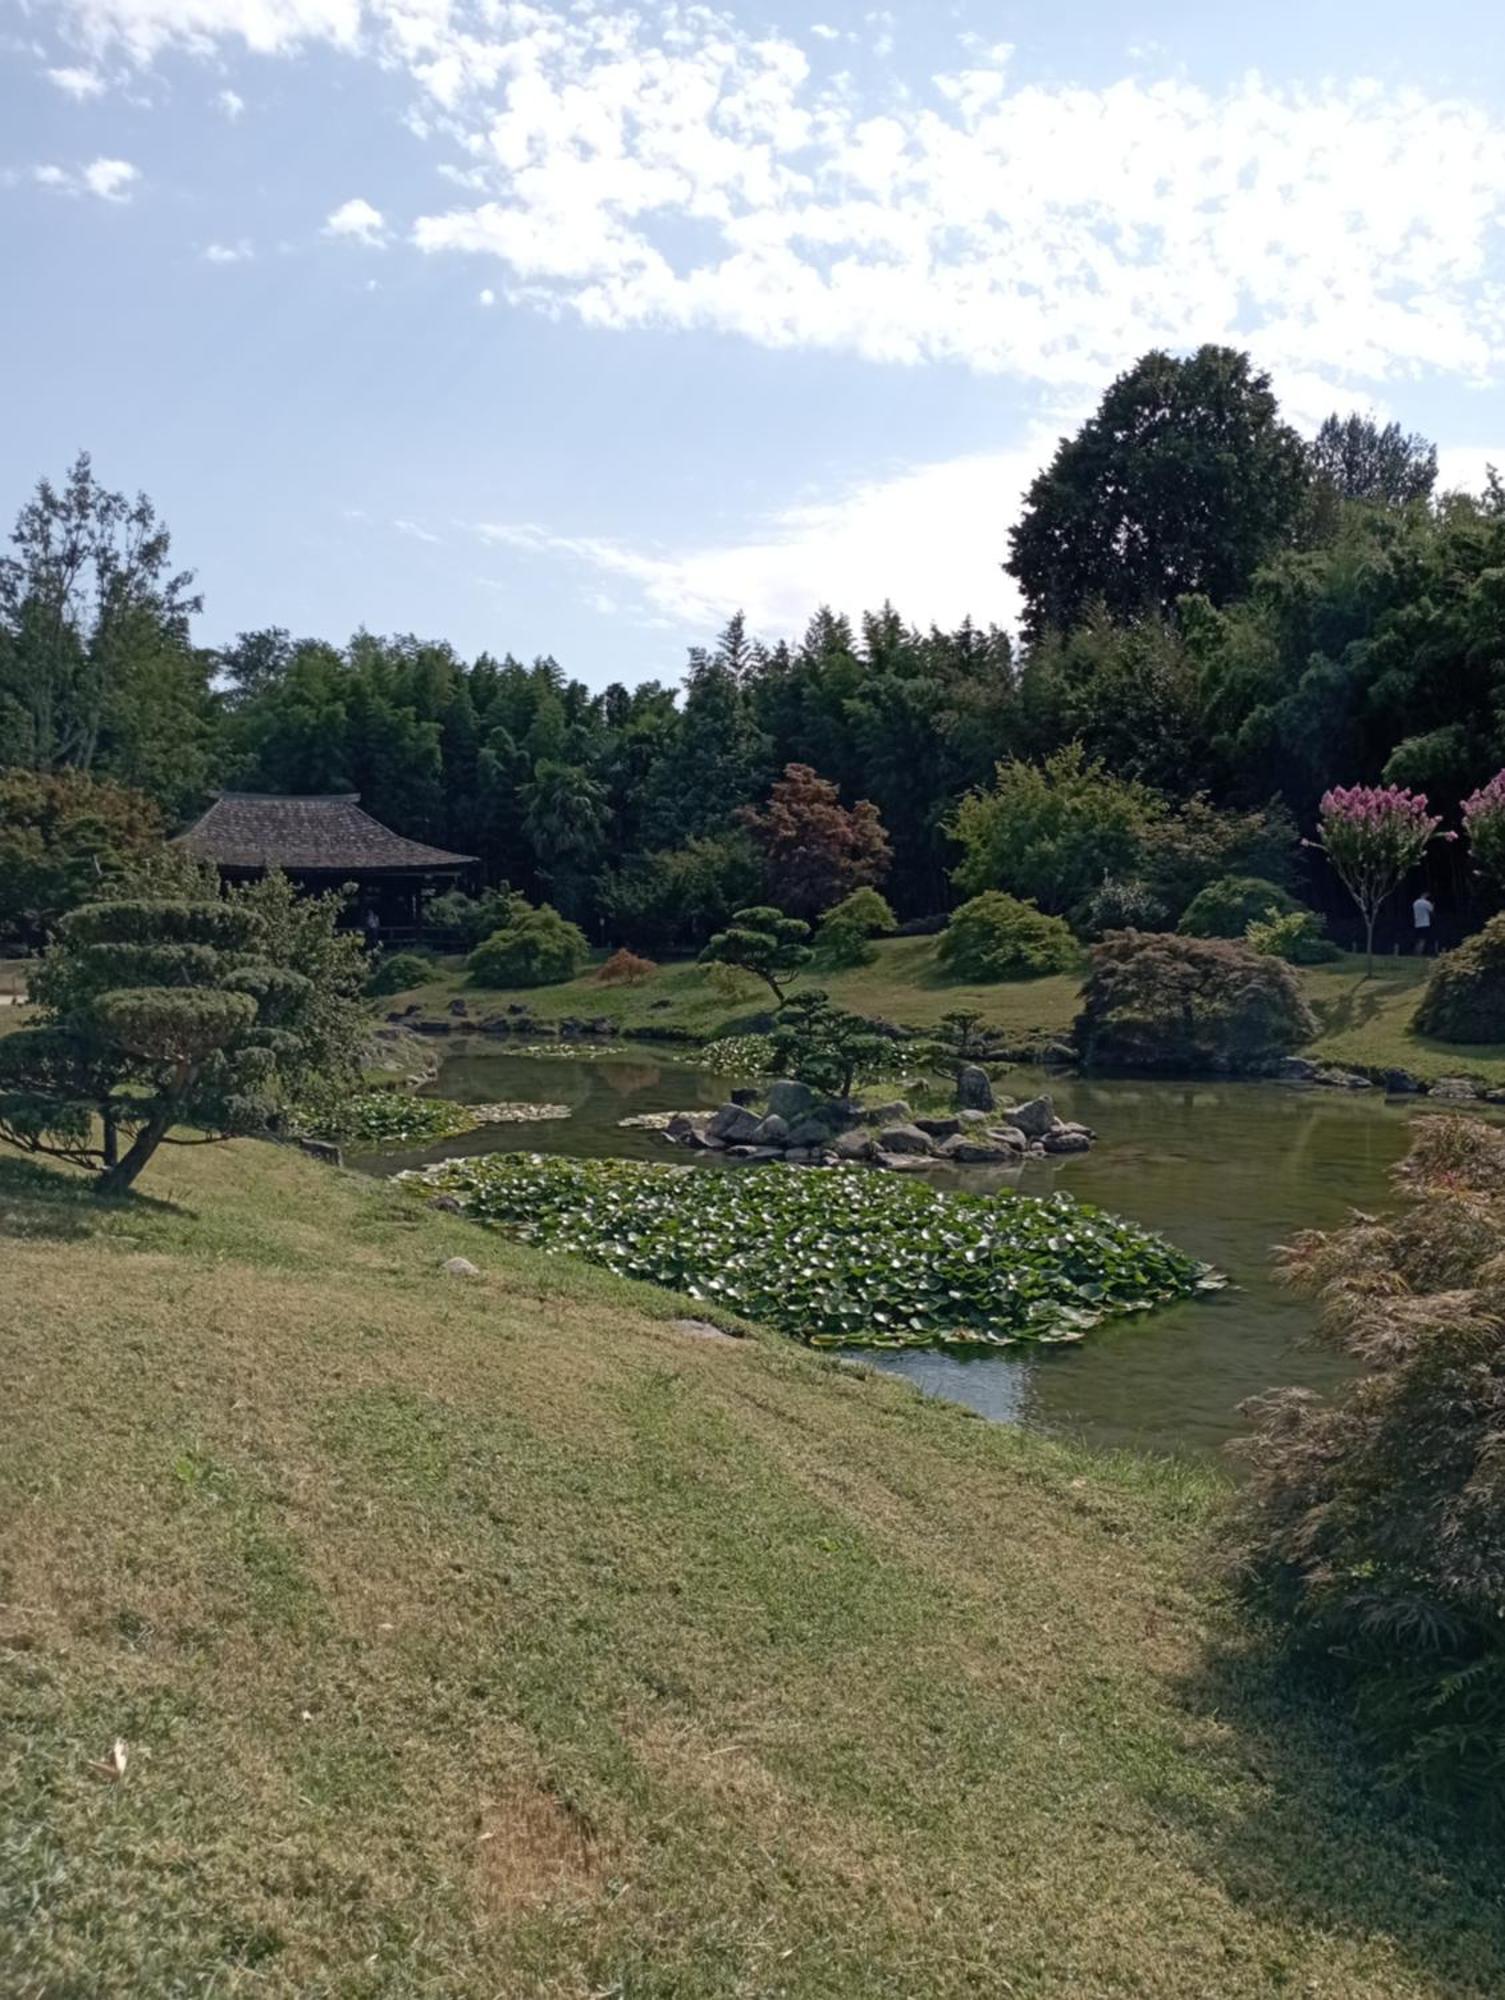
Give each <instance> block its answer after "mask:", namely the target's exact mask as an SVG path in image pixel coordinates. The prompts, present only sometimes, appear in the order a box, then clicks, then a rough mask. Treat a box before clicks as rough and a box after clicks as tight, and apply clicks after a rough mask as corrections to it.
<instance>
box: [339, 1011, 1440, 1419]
mask: <svg viewBox="0 0 1505 2000" xmlns="http://www.w3.org/2000/svg"><path fill="white" fill-rule="evenodd" d="M1006 1085H1007V1088H1008V1089H1009V1090H1010V1091H1011V1092H1013V1093H1014V1094H1015V1095H1017V1096H1021V1097H1022V1096H1026V1095H1029V1094H1031V1093H1033V1091H1035V1090H1036V1089H1038V1088H1046V1089H1049V1090H1050V1091H1051V1092H1052V1094H1053V1095H1054V1097H1055V1100H1056V1106H1057V1109H1058V1110H1059V1112H1060V1113H1061V1115H1062V1116H1063V1117H1065V1118H1071V1119H1080V1120H1081V1121H1082V1122H1083V1123H1084V1124H1087V1125H1090V1126H1092V1127H1094V1129H1095V1130H1096V1131H1097V1133H1098V1143H1097V1146H1096V1148H1095V1149H1094V1151H1093V1152H1091V1153H1088V1154H1083V1155H1077V1156H1072V1157H1068V1158H1063V1159H1057V1160H1049V1161H1040V1162H1032V1163H1030V1164H1029V1165H1028V1166H1026V1167H1024V1168H1023V1169H1022V1170H1021V1169H1013V1170H1009V1171H1005V1170H1001V1169H996V1168H967V1169H953V1170H950V1171H949V1172H945V1173H942V1172H936V1173H935V1174H933V1175H930V1176H927V1178H928V1179H930V1180H932V1181H933V1182H934V1184H936V1185H938V1186H946V1185H952V1186H957V1187H963V1186H964V1187H968V1188H974V1189H983V1188H989V1187H998V1186H1005V1185H1010V1184H1013V1185H1018V1186H1021V1187H1024V1188H1026V1189H1028V1190H1032V1191H1036V1192H1044V1191H1047V1190H1048V1189H1050V1188H1052V1187H1056V1188H1062V1189H1064V1190H1065V1191H1066V1192H1067V1193H1069V1194H1075V1195H1080V1196H1081V1197H1082V1198H1083V1200H1086V1201H1092V1202H1096V1203H1098V1204H1100V1205H1101V1206H1102V1207H1103V1208H1106V1209H1109V1210H1111V1211H1113V1212H1115V1213H1117V1214H1119V1215H1123V1216H1126V1217H1128V1218H1129V1219H1130V1220H1131V1221H1134V1222H1138V1223H1141V1224H1142V1225H1144V1226H1145V1227H1146V1228H1150V1229H1155V1230H1159V1231H1160V1232H1161V1233H1163V1234H1164V1235H1166V1236H1168V1237H1169V1238H1170V1239H1171V1241H1172V1242H1174V1243H1175V1244H1177V1245H1178V1246H1179V1247H1180V1248H1181V1249H1183V1250H1188V1251H1190V1252H1192V1253H1193V1254H1194V1255H1195V1256H1198V1257H1202V1258H1205V1259H1206V1260H1207V1261H1208V1262H1209V1263H1213V1264H1216V1265H1217V1266H1218V1268H1219V1269H1220V1270H1222V1271H1224V1272H1225V1273H1226V1274H1227V1275H1228V1277H1229V1278H1230V1279H1231V1280H1232V1286H1231V1288H1230V1289H1229V1290H1228V1291H1226V1292H1223V1293H1220V1294H1217V1295H1215V1296H1213V1297H1210V1298H1203V1299H1197V1300H1192V1301H1188V1302H1187V1303H1185V1304H1183V1305H1174V1306H1169V1307H1166V1308H1163V1309H1162V1310H1160V1311H1158V1312H1156V1313H1155V1314H1154V1315H1153V1316H1152V1317H1150V1318H1147V1319H1136V1320H1130V1321H1120V1322H1118V1323H1116V1324H1110V1325H1107V1326H1105V1327H1102V1328H1099V1329H1098V1330H1097V1331H1095V1332H1094V1333H1092V1334H1091V1335H1090V1336H1089V1338H1088V1339H1087V1341H1086V1342H1085V1343H1084V1344H1083V1345H1081V1346H1079V1347H1073V1348H1069V1349H1064V1350H1055V1351H1050V1350H1045V1351H1040V1350H1035V1349H1027V1350H1024V1351H1021V1352H1019V1353H1018V1354H1012V1353H1011V1354H983V1355H978V1356H976V1357H966V1358H963V1357H959V1356H957V1355H953V1354H943V1353H937V1352H933V1351H929V1352H919V1353H905V1354H894V1355H882V1354H870V1353H864V1355H863V1357H862V1358H863V1359H864V1360H866V1361H869V1362H871V1363H872V1364H873V1365H874V1366H877V1367H882V1368H887V1369H891V1370H892V1371H893V1372H894V1373H896V1374H900V1375H904V1376H906V1377H907V1378H908V1379H909V1380H910V1381H912V1382H914V1383H916V1384H917V1385H918V1386H919V1387H921V1388H924V1389H926V1390H928V1391H930V1392H931V1393H933V1394H936V1395H942V1396H946V1397H949V1398H951V1399H953V1400H955V1401H957V1402H961V1403H965V1404H967V1405H968V1406H969V1407H970V1408H972V1409H975V1410H977V1411H979V1412H980V1413H982V1414H983V1415H985V1416H988V1417H992V1418H996V1419H999V1420H1001V1421H1006V1422H1021V1423H1028V1424H1031V1425H1034V1426H1037V1427H1040V1428H1044V1429H1049V1430H1054V1431H1064V1432H1068V1433H1071V1434H1073V1435H1077V1436H1082V1437H1085V1438H1088V1439H1090V1440H1091V1441H1093V1442H1094V1443H1098V1444H1105V1445H1137V1446H1144V1447H1149V1448H1154V1449H1161V1450H1188V1449H1190V1450H1211V1449H1215V1448H1216V1447H1217V1446H1218V1445H1220V1444H1222V1443H1223V1442H1224V1441H1225V1440H1226V1439H1227V1438H1229V1437H1230V1436H1233V1435H1235V1434H1236V1433H1237V1432H1238V1431H1239V1430H1240V1429H1241V1428H1242V1424H1241V1420H1240V1418H1239V1415H1238V1407H1237V1406H1238V1404H1239V1403H1240V1402H1241V1401H1242V1400H1243V1399H1244V1398H1245V1397H1246V1396H1251V1395H1254V1394H1257V1393H1258V1392H1259V1391H1260V1390H1262V1389H1266V1388H1269V1387H1272V1386H1274V1385H1276V1384H1279V1383H1303V1384H1308V1385H1310V1386H1312V1387H1319V1388H1320V1387H1322V1386H1323V1385H1324V1384H1325V1383H1327V1382H1330V1381H1331V1380H1332V1379H1333V1377H1334V1375H1335V1373H1336V1371H1337V1368H1338V1366H1339V1364H1338V1363H1336V1362H1335V1360H1334V1359H1333V1357H1331V1356H1330V1355H1329V1354H1327V1353H1326V1352H1325V1350H1323V1349H1321V1348H1319V1347H1317V1346H1315V1345H1314V1344H1313V1343H1312V1341H1311V1338H1310V1336H1311V1330H1312V1325H1313V1315H1312V1310H1311V1307H1310V1306H1309V1305H1308V1304H1307V1302H1306V1301H1305V1300H1302V1299H1300V1298H1296V1297H1293V1296H1292V1295H1291V1294H1289V1293H1288V1292H1286V1291H1285V1290H1284V1288H1283V1287H1282V1286H1281V1285H1280V1284H1279V1283H1278V1282H1277V1281H1276V1279H1275V1277H1274V1276H1273V1274H1272V1271H1271V1263H1270V1253H1271V1250H1272V1248H1273V1246H1274V1245H1275V1244H1277V1243H1281V1242H1284V1241H1286V1240H1288V1239H1289V1238H1290V1237H1291V1236H1292V1235H1294V1233H1295V1232H1296V1231H1297V1230H1299V1229H1303V1228H1309V1227H1319V1228H1320V1227H1328V1226H1331V1225H1333V1224H1335V1223H1338V1222H1341V1221H1342V1219H1343V1217H1344V1216H1345V1215H1346V1213H1347V1211H1348V1210H1349V1209H1350V1208H1352V1207H1360V1208H1364V1207H1375V1206H1379V1205H1383V1204H1384V1203H1385V1202H1386V1201H1387V1200H1388V1198H1389V1189H1388V1182H1387V1175H1388V1172H1389V1169H1390V1167H1391V1166H1392V1165H1393V1164H1394V1162H1395V1161H1396V1160H1397V1159H1398V1158H1399V1157H1400V1155H1401V1153H1402V1152H1403V1151H1404V1150H1405V1146H1406V1130H1407V1126H1408V1124H1409V1122H1410V1120H1411V1118H1412V1117H1413V1116H1415V1115H1417V1103H1416V1100H1410V1101H1407V1100H1398V1101H1393V1102H1386V1101H1385V1100H1384V1099H1383V1098H1382V1097H1381V1096H1380V1093H1379V1092H1378V1091H1353V1092H1348V1091H1331V1090H1311V1089H1298V1088H1294V1087H1287V1086H1282V1085H1278V1084H1251V1083H1222V1082H1209V1083H1164V1082H1158V1081H1092V1082H1088V1081H1084V1080H1082V1079H1079V1078H1060V1077H1053V1078H1045V1077H1043V1076H1040V1075H1038V1074H1035V1073H1033V1072H1030V1071H1026V1070H1015V1071H1012V1072H1010V1074H1009V1076H1008V1078H1007V1079H1006ZM436 1087H437V1089H438V1090H439V1092H440V1093H441V1094H442V1095H444V1096H446V1097H451V1098H455V1099H457V1100H458V1101H460V1102H462V1103H471V1104H480V1103H490V1102H495V1101H497V1100H502V1099H526V1100H533V1101H545V1100H546V1101H548V1102H551V1103H556V1104H567V1105H569V1107H570V1109H571V1114H572V1115H571V1116H570V1118H569V1119H567V1120H561V1121H558V1122H556V1123H552V1124H547V1125H521V1126H492V1127H487V1128H483V1129H481V1130H479V1131H476V1132H471V1133H467V1134H465V1135H464V1136H463V1137H462V1138H459V1139H446V1140H442V1141H440V1142H438V1143H437V1144H436V1145H432V1146H428V1147H425V1148H423V1149H421V1150H417V1151H412V1152H406V1153H401V1154H392V1155H388V1156H384V1157H382V1158H381V1159H380V1160H371V1161H369V1162H366V1163H365V1164H369V1165H371V1166H373V1167H379V1168H382V1169H384V1170H388V1171H390V1170H395V1169H396V1168H398V1167H405V1166H413V1165H418V1164H421V1163H422V1162H425V1161H428V1160H434V1159H440V1158H449V1157H452V1156H454V1155H456V1154H462V1153H491V1152H500V1151H524V1152H550V1153H561V1154H565V1155H569V1156H573V1157H577V1158H578V1157H584V1158H592V1159H595V1158H617V1159H637V1160H664V1159H666V1158H670V1157H682V1156H676V1155H673V1154H671V1153H670V1151H669V1149H668V1148H667V1147H666V1146H665V1145H664V1143H663V1141H662V1140H661V1139H659V1138H658V1137H657V1135H656V1134H654V1133H652V1132H647V1131H641V1130H636V1131H635V1130H631V1129H627V1130H624V1129H622V1127H621V1125H620V1123H619V1121H620V1120H621V1119H623V1118H626V1117H629V1116H636V1115H638V1114H640V1113H643V1112H652V1111H678V1110H693V1109H695V1108H697V1107H702V1106H708V1105H714V1104H719V1103H721V1102H724V1100H725V1099H726V1097H727V1095H728V1089H729V1085H728V1080H727V1079H726V1078H725V1077H720V1076H712V1075H708V1074H707V1073H705V1072H703V1071H700V1070H697V1069H695V1068H694V1067H692V1066H690V1065H689V1064H686V1063H682V1062H677V1061H671V1060H667V1059H665V1058H663V1057H660V1056H657V1055H655V1054H654V1053H652V1052H651V1051H646V1050H641V1051H639V1050H633V1051H628V1050H626V1049H624V1048H612V1049H611V1050H610V1051H609V1052H603V1053H601V1054H599V1055H597V1054H594V1053H593V1054H592V1056H591V1057H590V1058H586V1057H584V1056H580V1055H570V1056H566V1055H562V1054H561V1055H560V1056H557V1057H556V1056H552V1055H551V1056H539V1057H533V1056H518V1055H509V1054H504V1053H499V1052H498V1051H496V1050H495V1048H494V1047H492V1046H489V1045H485V1046H480V1047H478V1046H476V1045H475V1044H474V1043H467V1044H462V1045H456V1046H454V1047H453V1049H451V1050H447V1051H446V1052H445V1056H444V1059H443V1063H442V1068H441V1072H440V1077H439V1081H438V1084H437V1086H436ZM1420 1115H1423V1116H1425V1115H1428V1114H1427V1113H1426V1112H1424V1111H1423V1112H1421V1114H1420ZM709 1170H710V1171H723V1169H709ZM724 1170H725V1171H735V1169H724Z"/></svg>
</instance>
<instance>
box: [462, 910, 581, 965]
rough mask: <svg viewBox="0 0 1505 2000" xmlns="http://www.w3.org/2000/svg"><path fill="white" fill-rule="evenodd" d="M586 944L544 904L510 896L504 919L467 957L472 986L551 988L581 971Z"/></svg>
mask: <svg viewBox="0 0 1505 2000" xmlns="http://www.w3.org/2000/svg"><path fill="white" fill-rule="evenodd" d="M589 957H590V946H589V945H588V944H587V943H586V941H585V935H584V933H583V932H582V931H581V930H580V928H579V926H578V925H576V924H572V923H570V922H568V921H567V919H565V918H564V917H562V916H561V915H560V914H559V912H558V910H556V909H554V908H553V907H552V906H551V905H550V904H548V903H545V904H544V905H543V907H542V908H541V909H537V910H534V909H530V908H529V907H528V906H527V904H526V903H524V902H523V901H522V899H521V897H518V898H515V899H514V902H513V907H512V910H511V913H510V915H509V917H508V920H507V922H506V923H505V924H504V925H503V926H502V928H501V929H500V930H498V931H493V932H492V934H491V936H490V937H489V938H487V939H485V940H484V942H482V943H481V944H478V945H477V946H476V948H475V950H474V951H473V952H472V953H471V954H470V957H469V959H468V960H467V961H466V963H467V966H468V968H469V971H470V976H471V978H472V979H473V980H474V981H475V983H476V985H477V986H501V987H506V986H556V985H558V984H559V983H560V981H561V980H565V979H573V978H575V977H576V975H577V974H578V973H580V972H583V971H584V969H585V965H586V961H587V960H588V959H589Z"/></svg>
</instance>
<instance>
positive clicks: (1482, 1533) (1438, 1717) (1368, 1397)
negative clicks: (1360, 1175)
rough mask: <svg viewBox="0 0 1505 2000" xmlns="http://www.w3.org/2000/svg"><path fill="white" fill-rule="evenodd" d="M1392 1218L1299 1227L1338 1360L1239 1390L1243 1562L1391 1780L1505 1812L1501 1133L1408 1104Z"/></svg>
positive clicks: (1311, 1286)
mask: <svg viewBox="0 0 1505 2000" xmlns="http://www.w3.org/2000/svg"><path fill="white" fill-rule="evenodd" d="M1413 1129H1414V1132H1415V1134H1416V1137H1415V1140H1414V1143H1413V1145H1412V1148H1411V1152H1410V1155H1409V1157H1408V1158H1407V1160H1406V1161H1405V1162H1404V1163H1403V1164H1402V1166H1401V1167H1400V1168H1399V1169H1397V1172H1396V1182H1397V1185H1398V1187H1399V1188H1400V1189H1401V1190H1402V1191H1403V1192H1404V1193H1405V1195H1406V1196H1407V1198H1408V1205H1407V1206H1406V1208H1404V1209H1403V1210H1402V1211H1401V1213H1400V1214H1398V1215H1392V1216H1386V1217H1383V1218H1376V1217H1373V1216H1362V1217H1358V1218H1356V1219H1355V1220H1354V1221H1353V1222H1351V1223H1350V1224H1349V1225H1348V1226H1347V1227H1346V1228H1344V1229H1340V1230H1337V1231H1335V1232H1333V1233H1331V1234H1328V1233H1324V1232H1318V1231H1312V1232H1309V1233H1307V1234H1305V1235H1302V1236H1300V1237H1298V1238H1297V1240H1296V1242H1295V1244H1294V1245H1293V1246H1292V1248H1291V1249H1290V1250H1288V1251H1287V1252H1285V1254H1284V1273H1285V1276H1286V1277H1287V1278H1288V1279H1289V1280H1290V1281H1291V1282H1292V1283H1294V1284H1297V1285H1299V1286H1300V1287H1301V1289H1303V1290H1304V1291H1307V1292H1309V1293H1311V1294H1313V1295H1314V1296H1315V1297H1316V1298H1317V1299H1318V1301H1319V1302H1320V1305H1321V1309H1322V1321H1321V1325H1322V1331H1323V1334H1324V1336H1325V1338H1326V1339H1327V1340H1328V1341H1329V1342H1330V1343H1331V1344H1332V1345H1333V1346H1334V1347H1337V1348H1339V1349H1340V1350H1341V1351H1342V1352H1343V1353H1344V1354H1345V1355H1346V1356H1347V1357H1348V1358H1349V1359H1350V1361H1351V1362H1352V1363H1354V1364H1356V1366H1354V1368H1353V1370H1352V1372H1351V1373H1350V1374H1349V1375H1348V1377H1347V1378H1346V1379H1345V1380H1344V1382H1343V1384H1342V1385H1341V1386H1340V1387H1338V1388H1337V1389H1335V1390H1334V1391H1332V1393H1331V1394H1330V1395H1328V1396H1327V1397H1318V1396H1316V1395H1314V1394H1312V1392H1311V1391H1309V1390H1296V1389H1285V1390H1281V1391H1278V1392H1276V1393H1275V1394H1273V1395H1270V1396H1265V1397H1261V1398H1259V1399H1257V1400H1256V1401H1255V1402H1254V1403H1252V1404H1250V1405H1248V1406H1246V1408H1247V1413H1248V1414H1249V1415H1250V1416H1251V1417H1252V1418H1253V1419H1254V1425H1255V1428H1254V1432H1253V1435H1252V1436H1251V1437H1250V1439H1249V1440H1248V1442H1247V1443H1246V1444H1244V1445H1243V1446H1242V1447H1241V1451H1242V1455H1243V1456H1244V1457H1245V1458H1246V1459H1247V1460H1248V1461H1250V1462H1251V1464H1252V1466H1253V1477H1252V1478H1251V1480H1250V1481H1249V1484H1248V1486H1247V1487H1246V1488H1245V1491H1244V1496H1243V1500H1242V1504H1241V1507H1240V1511H1239V1517H1238V1532H1237V1554H1238V1562H1239V1569H1240V1571H1241V1573H1242V1575H1243V1577H1244V1578H1245V1580H1246V1582H1247V1584H1248V1585H1249V1586H1250V1588H1251V1589H1252V1592H1253V1594H1254V1595H1255V1596H1256V1598H1257V1599H1258V1601H1259V1603H1260V1606H1261V1608H1262V1610H1263V1611H1264V1612H1265V1614H1266V1615H1267V1617H1268V1616H1273V1619H1274V1621H1275V1624H1276V1629H1277V1630H1278V1631H1279V1632H1280V1634H1281V1637H1282V1639H1283V1642H1284V1645H1285V1648H1286V1650H1287V1651H1288V1652H1289V1653H1291V1654H1292V1655H1294V1656H1296V1657H1298V1658H1303V1659H1305V1660H1308V1661H1314V1662H1316V1663H1318V1664H1320V1665H1321V1666H1323V1667H1324V1668H1325V1669H1326V1670H1327V1671H1329V1672H1330V1673H1331V1674H1332V1675H1333V1677H1334V1679H1335V1681H1336V1683H1337V1684H1338V1685H1339V1686H1340V1687H1341V1688H1343V1689H1344V1690H1345V1691H1346V1692H1347V1694H1348V1695H1349V1697H1350V1699H1351V1700H1352V1703H1353V1707H1354V1712H1355V1715H1356V1718H1357V1720H1358V1722H1359V1723H1360V1725H1361V1727H1363V1728H1364V1729H1366V1730H1367V1731H1368V1732H1369V1733H1370V1734H1371V1735H1372V1736H1373V1737H1374V1738H1375V1739H1376V1741H1377V1743H1378V1745H1379V1746H1380V1747H1381V1748H1382V1749H1383V1750H1384V1751H1385V1752H1386V1753H1387V1754H1388V1756H1389V1758H1390V1759H1391V1771H1392V1776H1394V1777H1395V1778H1397V1779H1399V1780H1401V1781H1403V1782H1405V1783H1407V1784H1409V1785H1413V1786H1414V1785H1417V1784H1420V1785H1421V1786H1423V1787H1424V1788H1426V1789H1428V1790H1431V1791H1436V1792H1439V1793H1451V1794H1453V1795H1455V1796H1458V1797H1461V1798H1462V1799H1463V1800H1465V1801H1468V1802H1471V1803H1474V1804H1477V1805H1478V1806H1480V1807H1481V1808H1483V1809H1484V1810H1485V1811H1486V1812H1487V1813H1488V1814H1489V1815H1490V1816H1492V1817H1493V1818H1494V1819H1496V1820H1497V1821H1498V1820H1499V1819H1500V1817H1501V1816H1502V1811H1505V1806H1502V1801H1505V1787H1502V1783H1501V1780H1502V1778H1505V1753H1502V1747H1501V1746H1502V1745H1505V1454H1502V1453H1501V1451H1500V1449H1499V1438H1500V1432H1501V1425H1502V1422H1505V1317H1502V1309H1505V1200H1502V1195H1505V1133H1501V1132H1500V1131H1498V1130H1497V1129H1495V1128H1494V1127H1491V1126H1487V1125H1485V1124H1484V1122H1483V1121H1482V1120H1479V1119H1468V1118H1450V1117H1428V1118H1421V1119H1418V1120H1417V1122H1416V1125H1415V1126H1414V1128H1413Z"/></svg>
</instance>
